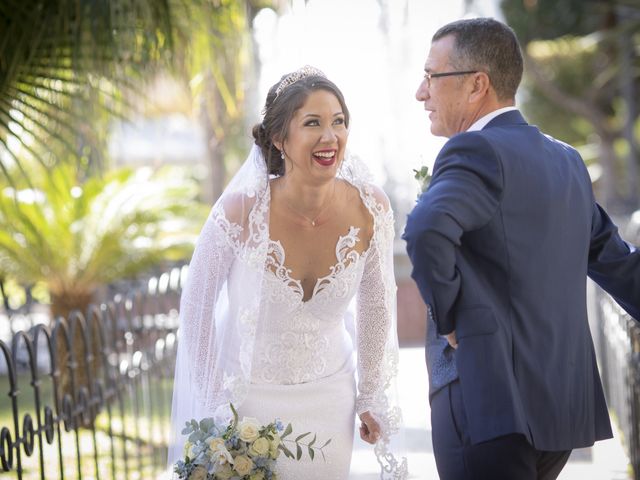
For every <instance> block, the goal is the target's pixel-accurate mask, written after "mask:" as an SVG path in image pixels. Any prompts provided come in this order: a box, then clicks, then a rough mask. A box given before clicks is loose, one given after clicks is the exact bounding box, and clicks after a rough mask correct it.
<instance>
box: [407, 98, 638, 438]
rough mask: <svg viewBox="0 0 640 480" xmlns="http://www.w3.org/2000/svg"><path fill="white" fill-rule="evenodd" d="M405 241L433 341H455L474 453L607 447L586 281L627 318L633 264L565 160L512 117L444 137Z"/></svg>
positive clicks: (633, 292) (560, 146)
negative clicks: (509, 439) (478, 447)
mask: <svg viewBox="0 0 640 480" xmlns="http://www.w3.org/2000/svg"><path fill="white" fill-rule="evenodd" d="M404 238H405V240H406V241H407V251H408V253H409V256H410V258H411V261H412V263H413V273H412V277H413V278H414V280H415V281H416V282H417V284H418V287H419V289H420V292H421V294H422V297H423V299H424V300H425V302H426V303H427V305H428V308H429V312H430V316H431V317H432V320H433V322H434V325H435V326H436V327H437V330H438V333H439V334H441V335H443V334H447V333H449V332H451V331H453V330H455V331H456V334H457V339H458V349H457V350H456V351H455V355H453V356H451V357H452V358H454V359H455V360H454V361H455V367H456V368H457V374H458V376H459V379H460V385H461V387H462V392H463V397H464V406H465V411H466V413H467V417H468V420H469V434H470V437H471V440H472V442H473V443H478V442H482V441H485V440H489V439H491V438H495V437H498V436H501V435H505V434H509V433H522V434H524V435H525V436H526V437H527V438H528V439H529V441H530V442H531V444H532V445H534V447H536V448H537V449H539V450H569V449H572V448H576V447H584V446H588V445H592V444H593V442H594V441H595V440H598V439H603V438H608V437H610V436H611V427H610V423H609V416H608V412H607V406H606V403H605V399H604V394H603V391H602V386H601V381H600V377H599V374H598V370H597V366H596V359H595V354H594V348H593V341H592V339H591V334H590V332H589V325H588V322H587V308H586V280H587V275H589V276H591V278H593V279H594V280H595V281H596V282H597V283H598V284H599V285H600V286H602V287H603V288H604V289H605V290H606V291H608V292H609V293H610V294H611V295H612V296H613V297H614V298H615V299H616V300H617V301H618V302H619V303H620V304H621V305H622V306H623V308H625V309H626V310H627V311H628V312H629V313H630V314H631V315H632V316H633V317H634V318H636V319H640V251H636V250H635V249H634V248H633V247H631V246H630V245H628V244H627V243H625V242H624V241H623V240H622V239H621V238H620V237H619V235H618V233H617V228H616V227H615V225H614V224H613V223H612V222H611V220H610V219H609V217H608V216H607V214H606V213H605V212H604V211H603V210H602V208H600V207H599V206H598V204H597V203H596V202H595V199H594V196H593V193H592V188H591V181H590V178H589V175H588V173H587V169H586V168H585V165H584V163H583V161H582V159H581V158H580V155H579V154H578V153H577V152H576V150H575V149H573V148H571V147H570V146H568V145H566V144H564V143H562V142H559V141H557V140H555V139H553V138H551V137H549V136H546V135H544V134H543V133H541V132H540V131H539V130H538V129H537V128H536V127H534V126H531V125H528V124H527V123H526V122H525V120H524V119H523V118H522V116H521V114H520V113H519V112H518V111H510V112H506V113H503V114H501V115H499V116H498V117H496V118H495V119H493V120H492V121H491V122H490V123H489V124H488V125H487V126H486V127H485V128H484V129H483V130H481V131H474V132H465V133H461V134H458V135H455V136H454V137H452V138H451V139H449V141H448V142H447V143H446V145H445V146H444V147H443V149H442V150H441V152H440V153H439V155H438V157H437V159H436V162H435V165H434V171H433V177H432V179H431V183H430V186H429V188H428V190H427V191H426V192H425V193H424V194H422V195H421V197H420V198H419V200H418V203H417V205H416V207H415V208H414V210H413V211H412V212H411V214H410V215H409V217H408V221H407V226H406V229H405V234H404ZM430 326H431V325H430ZM450 353H451V352H449V354H450ZM438 355H443V356H444V352H442V353H436V354H435V356H436V357H437V356H438ZM441 360H442V361H444V360H446V359H444V357H443V358H442V359H441ZM432 361H435V362H437V361H440V360H438V358H434V359H432Z"/></svg>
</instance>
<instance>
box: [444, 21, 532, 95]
mask: <svg viewBox="0 0 640 480" xmlns="http://www.w3.org/2000/svg"><path fill="white" fill-rule="evenodd" d="M449 35H452V36H453V37H455V44H454V45H455V46H454V50H453V52H452V54H451V58H450V59H449V62H450V63H451V66H452V67H453V68H456V69H459V70H478V71H481V72H485V73H486V74H487V75H488V76H489V79H490V80H491V85H492V86H493V88H494V90H495V91H496V94H497V95H498V99H499V100H513V99H514V98H515V96H516V91H517V90H518V85H520V80H522V70H523V61H522V52H521V51H520V45H519V44H518V39H517V38H516V35H515V33H514V32H513V30H512V29H511V28H510V27H509V26H507V25H505V24H504V23H501V22H499V21H497V20H494V19H493V18H471V19H465V20H458V21H455V22H452V23H449V24H447V25H445V26H444V27H442V28H440V29H439V30H438V31H437V32H436V33H435V35H434V36H433V38H432V42H435V41H436V40H439V39H441V38H443V37H446V36H449Z"/></svg>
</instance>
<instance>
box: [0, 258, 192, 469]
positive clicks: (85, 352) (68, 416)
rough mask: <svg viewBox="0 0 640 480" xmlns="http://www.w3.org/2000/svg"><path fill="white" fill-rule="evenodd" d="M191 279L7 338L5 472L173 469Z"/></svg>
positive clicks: (163, 279) (1, 465)
mask: <svg viewBox="0 0 640 480" xmlns="http://www.w3.org/2000/svg"><path fill="white" fill-rule="evenodd" d="M185 275H186V267H183V268H175V269H173V270H171V271H170V272H168V273H165V274H163V275H161V276H159V277H154V278H151V279H150V280H149V281H148V282H146V283H145V285H144V286H143V287H142V288H137V289H134V290H132V291H130V292H128V293H126V294H118V295H116V296H115V297H114V298H113V299H112V300H111V301H109V302H107V303H104V304H101V305H92V306H91V307H90V308H89V309H88V312H86V314H85V315H83V314H81V313H77V312H76V313H73V314H71V315H70V317H69V318H68V319H63V318H59V319H56V321H55V322H54V323H53V324H52V325H51V326H50V327H49V326H46V325H36V326H34V327H33V328H31V329H30V330H29V331H28V332H22V331H21V332H17V333H16V334H15V335H13V338H12V340H11V341H10V342H9V344H8V343H7V342H3V341H0V350H1V351H2V354H1V355H0V363H2V362H4V363H5V364H6V372H7V374H6V376H4V377H3V379H4V386H0V426H1V429H0V471H3V472H10V473H11V475H10V476H15V478H18V479H23V478H24V479H26V478H29V479H31V478H41V479H45V478H46V479H56V478H60V479H63V478H65V479H67V478H77V479H81V478H95V479H113V480H115V479H129V478H154V476H155V474H156V473H159V472H161V471H163V470H164V469H165V462H166V448H167V442H168V435H169V432H168V424H169V422H168V418H169V412H170V409H171V392H172V384H173V369H174V362H175V348H176V346H177V344H176V329H177V324H178V322H177V316H178V314H177V310H178V304H179V296H180V291H181V288H182V284H183V281H184V278H185ZM3 392H4V394H3ZM5 475H6V474H5Z"/></svg>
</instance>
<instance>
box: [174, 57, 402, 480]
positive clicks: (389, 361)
mask: <svg viewBox="0 0 640 480" xmlns="http://www.w3.org/2000/svg"><path fill="white" fill-rule="evenodd" d="M348 127H349V111H348V109H347V106H346V104H345V101H344V98H343V95H342V93H341V92H340V90H339V89H338V88H337V87H336V85H335V84H333V83H332V82H331V81H329V80H328V79H327V78H326V77H325V76H324V74H323V73H322V72H320V71H319V70H316V69H314V68H312V67H304V68H302V69H300V70H298V71H295V72H293V73H290V74H288V75H285V76H283V77H282V79H281V80H280V81H279V82H278V83H277V84H275V85H274V86H273V87H272V88H271V89H270V91H269V94H268V95H267V100H266V105H265V108H264V119H263V121H262V122H261V123H260V124H258V125H256V126H255V127H254V129H253V136H254V138H255V143H254V145H253V148H252V150H251V152H250V154H249V157H248V158H247V160H246V162H245V163H244V165H243V166H242V167H241V169H240V170H239V172H238V173H237V174H236V176H235V177H234V178H233V180H232V181H231V182H230V184H229V185H228V186H227V188H226V190H225V192H224V193H223V195H222V196H221V197H220V199H219V200H218V201H217V202H216V204H215V206H214V207H213V209H212V211H211V214H210V216H209V219H208V220H207V222H206V224H205V225H204V228H203V230H202V232H201V235H200V238H199V240H198V243H197V246H196V249H195V252H194V255H193V258H192V260H191V264H190V267H189V278H188V281H187V286H186V287H185V290H184V292H183V294H182V299H181V303H180V330H179V338H180V342H179V347H178V356H177V364H176V372H175V384H174V396H173V406H172V428H173V438H172V444H171V448H170V452H169V461H170V462H171V463H173V462H174V461H175V460H177V459H178V458H180V457H181V456H182V445H183V443H184V440H185V439H184V438H180V431H181V429H182V427H183V426H184V424H185V422H186V421H187V420H190V419H191V418H196V419H199V418H202V417H207V416H209V417H210V416H214V417H216V418H217V419H218V420H219V421H223V422H224V421H228V419H229V417H230V415H231V414H230V411H229V404H230V403H232V404H233V405H234V406H235V407H236V409H237V410H238V412H239V414H240V418H242V417H243V416H247V417H254V418H256V419H258V420H259V421H260V423H261V424H267V423H269V422H271V421H273V420H274V419H275V418H278V419H280V420H282V422H284V423H285V424H286V423H288V422H291V423H292V425H293V428H294V432H297V433H303V432H313V433H315V434H317V437H318V442H320V441H323V442H322V443H324V440H326V439H331V442H330V443H329V444H328V445H327V446H326V447H325V448H324V449H323V453H324V457H325V458H326V460H323V459H322V457H316V458H315V460H313V461H312V460H311V459H310V458H308V457H306V456H305V457H303V459H302V460H301V461H294V460H290V459H288V458H286V457H285V456H284V455H281V456H280V457H279V459H278V463H277V471H278V478H279V479H285V480H294V479H305V480H311V479H323V480H327V479H336V480H340V479H347V478H348V476H349V465H350V461H351V452H352V447H353V436H354V420H355V415H356V414H357V415H358V416H359V419H360V422H361V423H360V432H359V433H360V436H361V438H362V439H363V440H365V441H366V442H369V443H371V444H375V449H374V450H375V454H376V456H377V459H378V462H379V464H380V469H381V470H380V471H381V473H380V478H406V476H407V470H406V468H407V467H406V460H405V459H404V458H398V457H397V456H395V455H394V453H393V452H392V451H391V450H392V448H391V446H392V445H393V443H394V442H393V439H394V437H395V436H396V434H397V432H398V430H399V427H400V425H399V423H400V411H399V408H398V407H397V404H396V403H395V399H394V394H395V392H394V385H395V382H394V380H395V373H396V368H397V361H398V342H397V335H396V321H395V300H396V297H395V289H396V287H395V282H394V278H393V252H392V245H393V235H394V233H393V213H392V211H391V209H390V207H389V201H388V199H387V197H386V196H385V194H384V193H383V192H382V190H380V189H379V188H377V187H375V186H373V185H372V184H371V183H369V182H368V180H367V174H366V169H365V167H364V166H363V165H362V164H360V163H358V162H357V161H355V160H353V159H347V158H345V147H346V142H347V137H348V133H349V131H348ZM354 353H355V355H354ZM354 357H355V358H354ZM356 373H357V385H356Z"/></svg>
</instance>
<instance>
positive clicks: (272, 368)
mask: <svg viewBox="0 0 640 480" xmlns="http://www.w3.org/2000/svg"><path fill="white" fill-rule="evenodd" d="M358 234H359V229H358V228H355V227H350V228H349V232H348V233H347V234H346V235H344V236H340V237H339V238H338V241H337V243H336V248H335V252H336V263H335V265H333V266H332V267H331V269H330V272H329V274H328V275H326V276H324V277H322V278H319V279H318V280H317V281H316V284H315V286H314V288H313V293H312V295H311V297H310V298H309V299H308V300H307V301H303V297H304V291H303V289H302V284H301V282H300V281H299V280H296V279H294V278H292V277H291V271H290V270H289V269H287V268H286V267H285V255H286V254H285V251H284V249H283V247H282V245H281V244H280V242H277V241H270V242H269V250H268V253H267V266H266V268H265V281H264V284H263V306H262V308H263V310H264V311H265V313H266V315H265V316H264V317H263V322H262V325H261V326H260V327H259V328H258V332H257V337H256V345H255V354H254V361H253V371H252V381H254V382H256V383H280V384H294V383H303V382H309V381H313V380H317V379H320V378H322V377H325V376H328V375H332V374H335V373H336V372H338V371H340V370H343V369H348V368H350V367H349V366H350V364H351V363H352V360H351V357H352V352H353V342H352V340H351V336H350V335H349V332H348V330H347V327H348V325H346V324H345V320H344V318H345V314H346V312H347V309H348V307H349V303H350V302H351V300H352V299H353V298H354V296H355V294H356V291H357V289H358V284H359V283H360V279H361V278H362V271H363V267H364V264H365V260H366V257H367V254H368V251H366V252H364V253H362V254H360V253H359V252H358V251H357V250H355V249H354V247H355V245H356V243H357V242H358V241H360V239H359V237H358Z"/></svg>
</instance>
